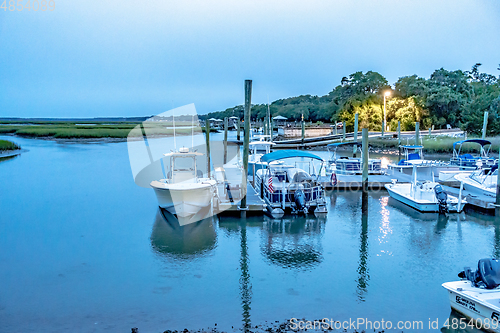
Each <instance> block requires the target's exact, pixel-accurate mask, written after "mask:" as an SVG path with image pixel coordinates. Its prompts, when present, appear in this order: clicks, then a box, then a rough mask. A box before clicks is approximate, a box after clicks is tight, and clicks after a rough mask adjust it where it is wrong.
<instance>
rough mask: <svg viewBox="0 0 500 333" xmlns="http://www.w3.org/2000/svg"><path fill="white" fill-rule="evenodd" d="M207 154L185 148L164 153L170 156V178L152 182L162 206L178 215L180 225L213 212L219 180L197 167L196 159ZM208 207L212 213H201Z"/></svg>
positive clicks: (167, 176) (197, 219) (195, 220)
mask: <svg viewBox="0 0 500 333" xmlns="http://www.w3.org/2000/svg"><path fill="white" fill-rule="evenodd" d="M203 155H204V154H202V153H199V152H195V151H191V150H189V148H185V147H183V148H180V149H179V150H178V151H174V152H170V153H168V154H164V156H165V157H168V158H169V159H170V163H169V165H168V172H167V175H166V178H165V179H161V180H154V181H152V182H151V184H150V185H151V187H152V188H153V189H154V191H155V194H156V198H157V199H158V205H159V206H160V207H161V208H163V209H165V210H167V211H168V212H170V213H171V214H174V215H176V216H177V218H178V220H179V224H180V225H185V224H188V223H193V222H197V221H200V220H202V219H203V218H205V217H207V216H210V214H211V213H212V210H211V208H212V206H213V200H214V197H215V196H216V195H217V186H216V185H217V182H216V181H215V180H213V179H211V178H206V177H204V175H203V172H202V171H201V170H199V169H197V166H196V158H197V157H199V156H203ZM207 207H208V208H209V212H208V213H207V214H208V215H207V214H205V213H203V214H200V213H201V212H204V211H205V210H206V208H207Z"/></svg>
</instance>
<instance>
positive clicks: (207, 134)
mask: <svg viewBox="0 0 500 333" xmlns="http://www.w3.org/2000/svg"><path fill="white" fill-rule="evenodd" d="M205 145H206V146H207V174H208V178H210V120H208V118H207V119H206V120H205Z"/></svg>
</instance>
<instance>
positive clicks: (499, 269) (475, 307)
mask: <svg viewBox="0 0 500 333" xmlns="http://www.w3.org/2000/svg"><path fill="white" fill-rule="evenodd" d="M458 276H459V277H461V278H462V280H461V281H453V282H446V283H443V284H442V286H443V287H444V288H445V289H446V290H447V291H448V296H449V298H450V306H451V308H452V309H453V310H455V311H457V312H459V313H460V314H462V315H464V316H465V317H467V318H468V319H469V321H466V323H467V324H469V323H470V324H473V325H474V326H476V327H477V328H481V329H483V330H485V331H489V332H500V324H499V322H498V321H499V319H500V289H499V288H498V286H500V261H498V260H496V259H481V260H479V262H478V269H477V271H474V272H473V271H472V270H471V269H470V268H469V267H466V268H465V269H464V271H463V272H461V273H460V274H459V275H458ZM471 319H472V320H471Z"/></svg>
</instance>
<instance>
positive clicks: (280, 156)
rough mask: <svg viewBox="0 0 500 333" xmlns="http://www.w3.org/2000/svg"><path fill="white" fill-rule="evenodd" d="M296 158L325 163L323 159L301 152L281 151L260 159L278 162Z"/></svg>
mask: <svg viewBox="0 0 500 333" xmlns="http://www.w3.org/2000/svg"><path fill="white" fill-rule="evenodd" d="M294 157H307V158H312V159H316V160H320V161H323V159H322V158H321V157H319V156H317V155H314V154H311V153H309V152H306V151H300V150H279V151H275V152H272V153H269V154H266V155H264V156H262V157H261V158H260V160H261V161H262V162H268V163H269V162H273V161H276V160H281V159H285V158H294Z"/></svg>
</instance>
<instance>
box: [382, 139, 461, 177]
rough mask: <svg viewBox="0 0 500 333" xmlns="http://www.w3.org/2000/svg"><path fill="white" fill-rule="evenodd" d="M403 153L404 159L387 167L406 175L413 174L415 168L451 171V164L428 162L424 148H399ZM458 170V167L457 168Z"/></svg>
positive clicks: (407, 146)
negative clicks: (439, 168) (436, 168)
mask: <svg viewBox="0 0 500 333" xmlns="http://www.w3.org/2000/svg"><path fill="white" fill-rule="evenodd" d="M399 149H401V150H402V151H403V158H402V159H401V160H400V161H399V162H398V163H391V164H389V165H388V166H387V168H388V169H390V170H397V171H400V172H403V173H406V174H411V173H412V171H413V166H417V167H418V168H435V167H441V168H443V167H444V168H445V169H449V164H448V163H444V162H443V161H435V160H426V159H424V146H411V145H405V146H399ZM455 168H457V169H458V167H456V166H455Z"/></svg>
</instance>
